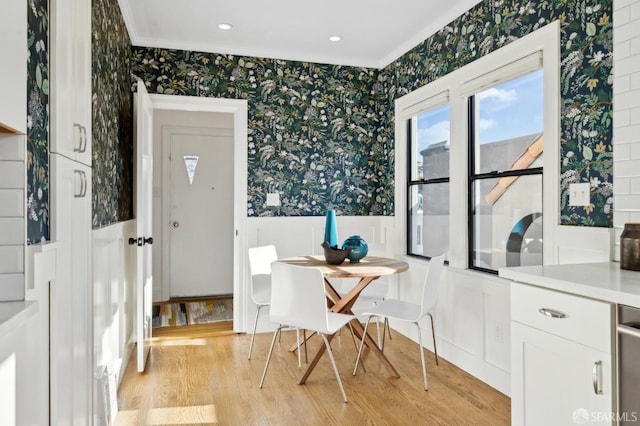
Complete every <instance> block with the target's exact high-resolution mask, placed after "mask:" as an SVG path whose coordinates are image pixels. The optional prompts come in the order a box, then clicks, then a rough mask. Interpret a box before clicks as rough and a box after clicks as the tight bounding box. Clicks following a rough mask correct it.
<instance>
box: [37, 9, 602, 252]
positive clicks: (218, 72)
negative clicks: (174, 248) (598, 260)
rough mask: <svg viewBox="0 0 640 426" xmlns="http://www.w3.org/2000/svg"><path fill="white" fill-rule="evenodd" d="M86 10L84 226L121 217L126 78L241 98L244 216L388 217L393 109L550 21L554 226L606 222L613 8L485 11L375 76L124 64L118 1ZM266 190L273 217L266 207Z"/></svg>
mask: <svg viewBox="0 0 640 426" xmlns="http://www.w3.org/2000/svg"><path fill="white" fill-rule="evenodd" d="M28 7H29V44H28V48H29V51H30V56H29V62H28V94H27V96H28V132H29V134H28V176H27V184H28V193H27V198H28V206H27V207H28V240H29V243H30V244H31V243H34V242H39V241H42V240H46V239H48V238H49V213H48V212H49V208H48V193H49V189H48V188H49V180H48V159H47V156H48V150H47V145H48V58H47V52H48V45H47V44H48V40H47V32H48V13H47V7H48V5H47V1H46V0H29V3H28ZM93 11H94V12H93V13H94V14H93V49H94V58H93V67H94V68H93V74H94V75H93V87H94V90H93V91H94V99H93V108H94V111H93V114H94V123H93V151H94V161H93V163H94V183H93V192H94V200H93V204H94V217H93V226H94V227H100V226H104V225H107V224H110V223H114V222H117V221H121V220H126V219H129V218H131V217H132V208H131V206H132V186H133V185H132V175H133V164H132V134H131V132H132V125H131V111H132V108H131V104H132V101H131V92H130V81H128V76H129V75H130V71H132V72H133V74H135V75H137V76H140V77H142V78H143V79H144V80H145V82H146V84H147V86H148V89H149V90H150V91H151V92H157V93H175V94H183V95H191V96H212V97H231V98H242V99H247V100H248V102H249V140H248V141H247V143H248V149H249V158H248V162H249V170H250V175H249V182H248V187H249V194H248V195H249V205H248V207H247V209H248V210H247V212H248V215H249V216H272V215H275V216H288V215H321V214H324V212H325V211H326V209H327V208H334V209H336V210H337V211H338V213H339V214H343V215H370V214H375V215H390V214H393V174H392V171H393V167H394V164H393V161H394V159H393V156H394V151H393V131H394V127H393V101H394V100H395V99H396V98H398V97H400V96H402V95H404V94H405V93H408V92H409V91H411V90H414V89H416V88H418V87H420V86H422V85H424V84H427V83H428V82H430V81H433V80H434V79H437V78H438V77H440V76H442V75H445V74H446V73H448V72H451V71H452V70H455V69H457V68H459V67H461V66H463V65H465V64H467V63H469V62H470V61H472V60H474V59H476V58H478V57H480V56H482V55H484V54H486V53H488V52H491V51H493V50H495V49H497V48H499V47H501V46H503V45H504V44H506V43H509V42H510V41H512V40H515V39H517V38H519V37H522V36H523V35H526V34H528V33H530V32H532V31H534V30H535V29H537V28H539V27H540V26H542V25H545V24H546V23H549V22H552V21H555V20H559V21H560V23H561V43H562V45H561V63H562V65H561V70H560V71H561V91H562V93H561V107H562V117H561V150H560V153H559V161H560V168H561V182H560V185H561V195H560V197H561V199H560V205H561V223H562V224H570V225H582V226H605V227H610V226H611V224H612V211H613V206H612V204H613V197H612V188H613V185H612V179H613V178H612V170H613V165H612V143H611V136H612V96H613V95H612V93H613V91H612V54H613V46H612V21H611V17H612V0H604V1H595V0H556V1H542V0H540V1H516V0H485V1H483V2H481V3H479V4H478V5H477V6H475V7H474V8H472V9H471V10H469V11H467V12H466V13H464V14H463V15H461V16H460V17H458V18H457V19H455V20H454V21H453V22H451V23H450V24H449V25H447V26H445V27H444V28H442V29H441V30H440V31H438V32H437V33H436V34H434V35H433V36H431V37H429V38H428V39H427V40H425V41H424V42H422V43H420V44H419V45H418V46H416V47H415V48H414V49H412V50H411V51H409V52H407V53H406V54H405V55H403V56H402V57H400V58H398V59H397V60H396V61H394V62H393V63H392V64H390V65H389V66H387V67H386V68H384V69H383V70H373V69H364V68H353V67H347V66H338V65H326V64H312V63H304V62H292V61H284V60H277V59H264V58H248V57H235V56H232V55H216V54H212V53H201V52H188V51H176V50H164V49H150V48H144V47H134V48H133V50H132V52H131V56H129V52H128V49H129V44H130V42H129V38H128V36H127V33H126V29H125V27H124V23H123V22H122V17H121V14H120V10H119V8H118V5H117V1H116V0H96V1H95V2H94V5H93ZM125 80H127V81H125ZM125 85H126V90H125V89H124V87H125ZM572 182H588V183H589V184H590V185H591V199H592V204H591V205H590V206H587V207H572V206H568V185H569V184H570V183H572ZM272 191H278V192H280V194H281V202H282V207H280V208H273V207H266V206H265V205H264V201H265V197H266V193H267V192H272Z"/></svg>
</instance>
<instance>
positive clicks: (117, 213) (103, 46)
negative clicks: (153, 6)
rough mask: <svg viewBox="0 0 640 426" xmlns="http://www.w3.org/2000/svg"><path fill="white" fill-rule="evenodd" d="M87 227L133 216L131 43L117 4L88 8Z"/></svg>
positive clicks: (96, 2)
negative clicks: (89, 188) (89, 216)
mask: <svg viewBox="0 0 640 426" xmlns="http://www.w3.org/2000/svg"><path fill="white" fill-rule="evenodd" d="M91 28H92V40H91V50H92V76H91V78H92V92H93V99H92V104H93V105H92V110H93V122H92V137H93V146H92V148H93V170H92V171H93V186H92V189H93V200H92V204H93V219H92V226H93V228H94V229H95V228H99V227H102V226H106V225H110V224H113V223H117V222H121V221H124V220H129V219H131V218H133V195H132V192H133V119H132V113H133V95H132V93H131V90H130V73H131V65H130V63H131V41H130V39H129V34H128V32H127V29H126V27H125V24H124V20H123V18H122V15H121V13H120V8H119V6H118V1H117V0H93V5H92V22H91Z"/></svg>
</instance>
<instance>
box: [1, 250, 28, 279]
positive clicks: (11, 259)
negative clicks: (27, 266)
mask: <svg viewBox="0 0 640 426" xmlns="http://www.w3.org/2000/svg"><path fill="white" fill-rule="evenodd" d="M20 272H24V246H21V245H20V246H0V274H13V273H20Z"/></svg>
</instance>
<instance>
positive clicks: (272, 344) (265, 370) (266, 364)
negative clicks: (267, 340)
mask: <svg viewBox="0 0 640 426" xmlns="http://www.w3.org/2000/svg"><path fill="white" fill-rule="evenodd" d="M281 328H282V325H279V326H278V329H277V330H276V331H274V332H273V339H271V347H270V348H269V355H267V362H266V363H265V364H264V371H263V372H262V379H260V386H259V387H260V388H262V385H264V378H265V377H266V376H267V368H268V367H269V361H271V354H272V353H273V347H274V346H275V344H276V336H278V332H279V331H280V329H281Z"/></svg>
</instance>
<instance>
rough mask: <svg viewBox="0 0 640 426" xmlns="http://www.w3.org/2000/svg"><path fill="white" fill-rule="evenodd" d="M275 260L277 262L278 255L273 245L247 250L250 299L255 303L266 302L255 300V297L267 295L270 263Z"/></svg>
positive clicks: (269, 280)
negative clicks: (249, 273)
mask: <svg viewBox="0 0 640 426" xmlns="http://www.w3.org/2000/svg"><path fill="white" fill-rule="evenodd" d="M276 260H278V253H277V252H276V248H275V246H273V245H269V246H261V247H252V248H250V249H249V271H250V272H251V297H252V298H253V301H254V302H256V303H259V302H267V301H268V300H257V297H259V296H258V295H261V294H268V292H269V289H270V287H271V263H273V262H275V261H276Z"/></svg>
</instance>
